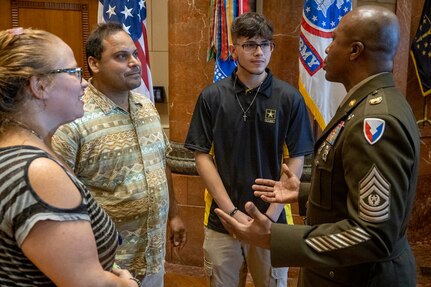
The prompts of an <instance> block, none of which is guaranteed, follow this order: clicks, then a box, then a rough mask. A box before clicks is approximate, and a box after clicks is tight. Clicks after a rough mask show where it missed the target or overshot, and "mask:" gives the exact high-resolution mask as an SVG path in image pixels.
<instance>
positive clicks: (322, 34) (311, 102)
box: [298, 0, 352, 130]
mask: <svg viewBox="0 0 431 287" xmlns="http://www.w3.org/2000/svg"><path fill="white" fill-rule="evenodd" d="M351 9H352V3H351V1H350V0H319V1H317V0H305V1H304V9H303V12H302V21H301V33H300V37H299V79H298V86H299V91H300V92H301V94H302V96H303V97H304V100H305V103H306V104H307V107H308V108H309V110H310V111H311V113H312V114H313V116H314V118H315V119H316V121H317V123H318V124H319V127H320V128H321V129H322V130H323V129H324V128H325V126H326V125H327V124H328V122H329V121H330V120H331V118H332V117H333V116H334V114H335V112H336V110H337V108H338V106H339V104H340V103H341V101H342V99H343V97H344V96H345V95H346V90H345V89H344V87H343V86H342V85H341V84H339V83H331V82H328V81H327V80H326V79H325V71H324V70H323V59H324V58H325V49H326V48H327V47H328V46H329V44H331V42H332V32H333V31H334V30H335V28H336V27H337V26H338V23H339V22H340V20H341V18H342V17H343V16H344V15H345V14H347V13H348V12H349V11H350V10H351Z"/></svg>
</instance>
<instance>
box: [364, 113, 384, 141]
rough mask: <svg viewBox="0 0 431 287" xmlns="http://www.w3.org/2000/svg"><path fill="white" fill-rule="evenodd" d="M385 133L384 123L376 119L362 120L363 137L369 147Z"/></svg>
mask: <svg viewBox="0 0 431 287" xmlns="http://www.w3.org/2000/svg"><path fill="white" fill-rule="evenodd" d="M384 131H385V121H384V120H382V119H377V118H366V119H364V136H365V139H366V140H367V142H368V143H369V144H371V145H373V144H375V143H376V142H378V141H379V140H380V138H381V137H382V135H383V132H384Z"/></svg>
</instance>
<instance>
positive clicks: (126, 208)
mask: <svg viewBox="0 0 431 287" xmlns="http://www.w3.org/2000/svg"><path fill="white" fill-rule="evenodd" d="M86 53H87V62H88V67H89V70H90V74H91V75H92V78H91V79H89V81H88V88H87V89H86V91H85V95H84V98H83V101H84V103H85V104H84V111H85V113H84V116H83V117H82V118H81V119H78V120H76V121H75V122H72V123H70V124H67V125H64V126H62V127H60V128H59V129H58V131H57V132H56V134H55V136H54V138H53V144H52V145H53V148H54V149H55V151H56V152H57V153H58V154H59V155H60V156H62V157H63V159H64V160H65V162H66V163H67V164H68V165H69V166H70V167H71V168H72V169H73V170H74V172H75V173H76V175H77V176H78V178H79V179H80V180H81V181H82V182H83V183H84V184H85V185H86V186H87V188H88V189H89V190H90V192H92V194H93V195H94V197H95V198H96V200H97V201H98V202H99V203H100V204H101V205H102V207H103V208H105V210H106V211H107V212H108V214H109V215H110V216H111V218H112V219H113V220H114V222H115V225H116V227H117V229H118V230H119V232H120V235H121V238H122V244H121V245H120V246H119V249H118V252H117V256H116V263H117V265H119V266H120V267H121V268H126V269H128V270H129V271H130V272H131V273H132V274H134V275H135V277H137V278H139V279H141V280H142V285H143V286H155V287H161V286H163V284H164V283H163V280H164V279H163V277H164V258H165V251H166V223H167V222H168V223H169V227H170V230H171V235H172V237H171V239H172V245H173V247H179V248H181V247H183V246H184V244H185V242H186V232H185V228H184V224H183V222H182V220H181V218H180V217H179V214H178V209H177V203H176V201H175V197H174V194H173V187H172V182H171V174H170V170H169V167H168V166H167V164H166V157H165V155H166V153H167V152H168V151H169V150H170V144H169V140H168V139H167V137H166V135H165V133H164V132H163V128H162V126H161V123H160V117H159V114H158V113H157V110H156V109H155V107H154V105H153V104H152V103H151V102H150V101H149V100H148V99H147V98H145V97H144V96H143V95H140V94H137V93H135V92H132V90H133V89H135V88H137V87H138V86H139V85H140V84H141V63H140V61H139V59H138V58H137V49H136V46H135V44H134V43H133V40H132V38H131V37H130V36H129V35H128V34H127V33H126V32H125V31H124V30H123V27H122V25H121V24H118V23H104V24H99V26H98V27H97V28H96V29H95V30H93V31H92V33H91V34H90V35H89V37H88V40H87V43H86Z"/></svg>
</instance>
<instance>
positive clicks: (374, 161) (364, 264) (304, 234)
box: [271, 73, 419, 287]
mask: <svg viewBox="0 0 431 287" xmlns="http://www.w3.org/2000/svg"><path fill="white" fill-rule="evenodd" d="M314 152H315V158H314V164H313V175H312V182H311V188H310V190H309V192H307V194H302V193H301V194H300V201H299V203H300V205H304V204H305V202H307V209H306V210H307V212H306V223H307V225H302V226H301V225H297V226H289V227H291V228H283V227H281V226H280V225H278V224H273V226H272V229H271V256H272V264H273V265H274V266H276V267H277V266H301V267H303V268H301V272H300V276H299V277H300V278H299V286H325V287H326V286H391V287H394V286H399V287H410V286H412V287H413V286H416V283H415V277H416V274H415V272H416V271H415V263H414V257H413V255H412V252H411V250H410V247H409V244H408V242H407V238H406V228H407V223H408V219H409V217H410V213H411V209H412V205H413V200H414V195H415V190H416V182H417V175H418V165H419V131H418V127H417V125H416V120H415V117H414V115H413V113H412V111H411V108H410V106H409V105H408V104H407V102H406V100H405V98H404V96H403V95H402V94H401V93H400V92H399V91H398V90H397V89H396V88H395V86H394V80H393V76H392V74H390V73H381V74H378V75H377V76H375V77H372V78H371V79H370V80H369V81H367V82H366V83H364V84H363V85H361V86H360V87H359V88H358V89H357V90H356V91H354V92H353V93H352V94H351V95H350V96H349V98H348V99H347V100H346V101H345V102H344V103H343V104H342V105H341V107H340V108H339V110H338V111H337V113H336V115H335V116H334V118H333V119H332V120H331V122H330V123H329V124H328V126H327V127H326V129H325V130H324V131H323V134H322V136H321V137H320V139H318V141H317V142H316V144H315V150H314ZM304 199H305V200H304ZM286 238H288V239H289V240H286Z"/></svg>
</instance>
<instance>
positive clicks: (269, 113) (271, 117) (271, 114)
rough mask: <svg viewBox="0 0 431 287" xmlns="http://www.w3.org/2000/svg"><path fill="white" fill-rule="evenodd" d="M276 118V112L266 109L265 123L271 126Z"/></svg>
mask: <svg viewBox="0 0 431 287" xmlns="http://www.w3.org/2000/svg"><path fill="white" fill-rule="evenodd" d="M276 118H277V110H273V109H266V110H265V123H270V124H273V123H275V119H276Z"/></svg>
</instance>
